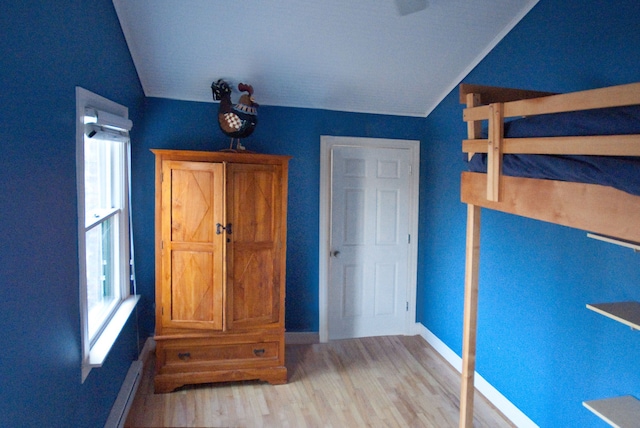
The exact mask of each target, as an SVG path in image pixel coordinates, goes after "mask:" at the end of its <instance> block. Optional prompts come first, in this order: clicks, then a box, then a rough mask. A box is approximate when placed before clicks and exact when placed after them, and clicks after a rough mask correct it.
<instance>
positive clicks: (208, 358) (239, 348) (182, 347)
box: [156, 342, 280, 373]
mask: <svg viewBox="0 0 640 428" xmlns="http://www.w3.org/2000/svg"><path fill="white" fill-rule="evenodd" d="M279 349H280V346H279V342H260V343H234V344H194V343H188V344H170V343H167V344H158V348H157V349H156V355H157V357H158V363H159V366H160V367H158V368H159V369H160V372H161V373H179V372H183V371H184V372H191V371H194V370H195V371H211V370H229V369H237V368H254V367H255V368H259V367H266V366H271V365H273V364H274V363H277V362H278V359H279V357H280V356H279Z"/></svg>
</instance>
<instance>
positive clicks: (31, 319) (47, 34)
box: [0, 0, 143, 427]
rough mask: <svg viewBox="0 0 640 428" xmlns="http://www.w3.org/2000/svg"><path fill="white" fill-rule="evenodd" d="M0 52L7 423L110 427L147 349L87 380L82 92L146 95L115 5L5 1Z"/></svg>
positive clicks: (131, 347) (120, 354) (1, 301)
mask: <svg viewBox="0 0 640 428" xmlns="http://www.w3.org/2000/svg"><path fill="white" fill-rule="evenodd" d="M0 53H1V55H0V56H1V57H2V66H1V67H0V82H1V86H2V103H1V105H0V141H1V143H0V144H1V146H2V150H0V181H1V187H2V191H0V212H1V213H2V214H1V217H0V218H1V219H2V220H1V221H0V237H1V238H0V239H2V244H1V245H0V349H1V350H2V352H1V354H0V379H1V380H0V426H3V427H13V426H33V427H44V426H57V427H64V426H73V427H83V426H86V427H95V426H102V425H103V424H104V422H105V420H106V418H107V416H108V414H109V411H110V409H111V405H112V404H113V401H114V400H115V397H116V395H117V393H118V390H119V389H120V385H121V383H122V381H123V379H124V377H125V375H126V372H127V369H128V367H129V365H130V364H131V361H133V360H135V359H136V358H137V355H138V345H137V343H136V342H137V340H136V329H135V316H134V317H132V320H131V321H130V322H129V323H128V324H127V325H126V327H125V330H124V332H123V334H122V335H121V338H120V340H119V341H118V342H117V343H116V345H115V347H114V349H113V350H112V352H111V354H110V356H109V358H108V359H107V361H106V363H105V366H104V367H102V368H99V369H94V370H92V372H91V373H90V375H89V377H88V378H87V380H86V381H85V383H84V384H81V383H80V364H81V346H80V309H79V284H78V251H77V239H78V233H77V217H78V216H77V198H76V173H75V168H76V152H75V150H76V141H75V130H76V126H75V87H76V86H82V87H84V88H86V89H88V90H90V91H93V92H96V93H98V94H100V95H103V96H105V97H107V98H110V99H112V100H114V101H116V102H118V103H120V104H124V105H126V106H128V107H129V108H130V114H131V116H132V117H133V120H134V122H139V118H140V116H139V113H140V111H141V110H140V107H141V106H142V101H143V94H142V90H141V87H140V84H139V81H138V77H137V74H136V71H135V69H134V67H133V62H132V61H131V57H130V55H129V52H128V50H127V46H126V43H125V40H124V37H123V35H122V31H121V29H120V24H119V22H118V19H117V17H116V14H115V11H114V8H113V4H112V3H111V1H109V0H92V1H74V2H57V1H48V2H47V1H45V2H43V1H31V0H25V1H21V2H2V5H1V6H0ZM134 136H135V130H134Z"/></svg>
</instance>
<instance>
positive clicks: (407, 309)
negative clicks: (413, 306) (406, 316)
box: [406, 302, 409, 312]
mask: <svg viewBox="0 0 640 428" xmlns="http://www.w3.org/2000/svg"><path fill="white" fill-rule="evenodd" d="M406 311H407V312H409V302H407V307H406Z"/></svg>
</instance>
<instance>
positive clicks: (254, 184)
mask: <svg viewBox="0 0 640 428" xmlns="http://www.w3.org/2000/svg"><path fill="white" fill-rule="evenodd" d="M282 199H283V192H282V167H281V166H280V165H255V164H229V165H227V218H228V221H229V222H230V223H231V226H232V229H231V232H232V233H231V234H230V235H228V236H227V237H228V242H227V269H228V275H227V290H228V292H229V295H228V299H227V327H228V328H230V329H234V328H235V329H238V328H244V327H254V326H259V325H273V324H276V323H280V322H281V321H282V320H280V309H281V308H280V301H281V299H280V293H281V287H283V286H284V281H283V278H284V267H283V266H284V258H283V257H284V254H283V250H284V245H285V243H284V242H283V239H284V237H283V235H284V228H285V223H284V213H283V208H282Z"/></svg>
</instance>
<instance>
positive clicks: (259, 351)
mask: <svg viewBox="0 0 640 428" xmlns="http://www.w3.org/2000/svg"><path fill="white" fill-rule="evenodd" d="M253 354H254V355H255V356H256V357H262V356H263V355H264V348H263V349H254V350H253Z"/></svg>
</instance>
